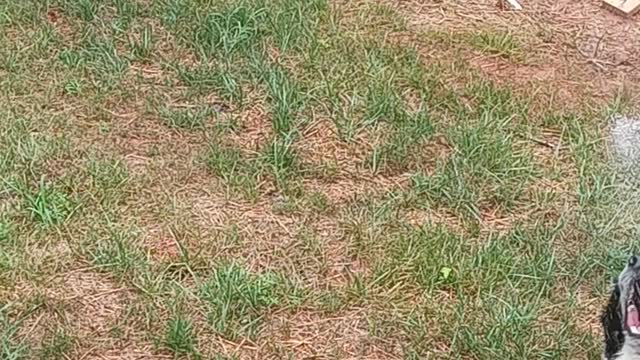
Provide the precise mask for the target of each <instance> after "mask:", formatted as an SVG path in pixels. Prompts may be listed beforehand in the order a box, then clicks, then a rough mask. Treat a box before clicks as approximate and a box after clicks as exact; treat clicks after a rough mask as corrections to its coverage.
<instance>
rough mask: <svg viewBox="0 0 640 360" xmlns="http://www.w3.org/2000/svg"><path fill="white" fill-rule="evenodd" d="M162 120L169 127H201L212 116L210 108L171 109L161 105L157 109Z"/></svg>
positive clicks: (190, 128)
mask: <svg viewBox="0 0 640 360" xmlns="http://www.w3.org/2000/svg"><path fill="white" fill-rule="evenodd" d="M159 114H160V117H161V118H162V121H163V122H164V123H165V124H166V125H167V126H170V127H173V128H181V129H189V130H194V129H203V128H204V127H205V125H206V120H207V119H209V118H211V117H212V116H213V110H212V109H210V108H203V107H201V108H194V109H191V108H187V109H171V108H168V107H166V106H163V107H161V108H160V109H159Z"/></svg>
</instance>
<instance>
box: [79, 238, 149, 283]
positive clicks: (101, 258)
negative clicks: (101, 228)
mask: <svg viewBox="0 0 640 360" xmlns="http://www.w3.org/2000/svg"><path fill="white" fill-rule="evenodd" d="M133 239H134V237H133V235H132V234H131V230H127V231H125V230H122V229H114V228H112V229H110V230H109V232H108V233H107V234H106V236H99V234H96V233H92V236H91V246H92V247H93V249H92V250H90V251H89V253H90V256H91V261H92V262H93V263H94V264H95V265H98V266H101V267H104V268H108V269H112V270H113V271H114V272H115V273H116V274H117V275H118V276H120V277H124V276H127V275H129V274H131V273H132V272H134V271H137V270H140V269H143V268H145V266H146V265H147V259H146V256H145V254H144V253H143V252H142V251H141V250H140V249H139V248H137V247H136V246H135V245H134V244H133V243H132V241H133Z"/></svg>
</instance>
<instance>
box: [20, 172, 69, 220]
mask: <svg viewBox="0 0 640 360" xmlns="http://www.w3.org/2000/svg"><path fill="white" fill-rule="evenodd" d="M9 185H10V186H11V187H12V188H13V190H14V191H15V192H16V193H17V194H18V195H19V196H20V197H21V198H22V203H23V207H24V209H25V210H26V211H27V213H28V214H29V217H30V218H31V219H32V220H33V221H35V222H37V223H39V224H42V225H45V226H52V225H59V224H61V223H62V222H64V221H65V220H66V219H67V217H69V216H70V215H71V214H72V213H73V211H74V207H75V206H74V202H73V201H72V199H71V198H70V197H69V196H68V195H66V194H65V193H63V192H62V191H60V190H59V189H57V188H56V187H54V186H53V185H52V184H49V183H46V182H45V181H44V179H42V180H40V182H38V184H37V188H36V189H35V191H33V190H31V189H29V187H28V186H27V185H26V184H25V183H11V184H9Z"/></svg>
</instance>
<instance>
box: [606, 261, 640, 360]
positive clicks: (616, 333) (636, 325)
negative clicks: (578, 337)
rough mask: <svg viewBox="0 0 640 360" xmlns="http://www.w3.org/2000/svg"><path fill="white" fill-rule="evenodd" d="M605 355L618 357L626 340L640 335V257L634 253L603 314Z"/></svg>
mask: <svg viewBox="0 0 640 360" xmlns="http://www.w3.org/2000/svg"><path fill="white" fill-rule="evenodd" d="M602 326H603V329H604V336H605V351H604V357H605V359H615V358H616V355H617V354H619V353H620V351H621V350H622V347H623V346H624V343H625V342H626V341H628V340H630V339H640V259H639V258H638V257H636V256H631V257H630V258H629V260H628V261H627V265H626V266H625V268H624V269H623V270H622V272H621V273H620V275H619V276H618V278H617V279H616V280H614V283H613V289H612V291H611V296H610V298H609V303H608V304H607V307H606V309H605V311H604V313H603V314H602Z"/></svg>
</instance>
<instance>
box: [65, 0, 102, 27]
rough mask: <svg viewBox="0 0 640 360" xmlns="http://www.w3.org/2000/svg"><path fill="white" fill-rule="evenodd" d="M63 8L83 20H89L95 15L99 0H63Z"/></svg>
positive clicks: (99, 5) (99, 6)
mask: <svg viewBox="0 0 640 360" xmlns="http://www.w3.org/2000/svg"><path fill="white" fill-rule="evenodd" d="M63 5H64V8H65V10H67V11H68V12H70V13H71V14H72V15H73V16H76V17H77V18H79V19H80V20H82V21H84V22H91V21H93V20H94V19H95V18H96V17H97V16H98V12H99V11H100V8H101V1H96V0H64V1H63Z"/></svg>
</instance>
